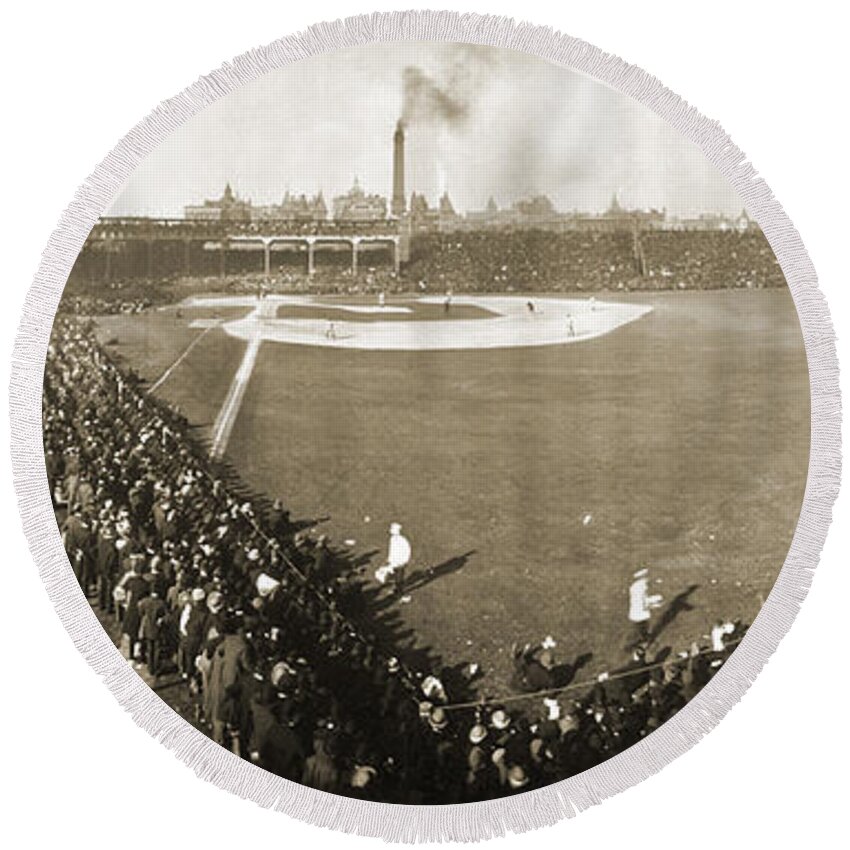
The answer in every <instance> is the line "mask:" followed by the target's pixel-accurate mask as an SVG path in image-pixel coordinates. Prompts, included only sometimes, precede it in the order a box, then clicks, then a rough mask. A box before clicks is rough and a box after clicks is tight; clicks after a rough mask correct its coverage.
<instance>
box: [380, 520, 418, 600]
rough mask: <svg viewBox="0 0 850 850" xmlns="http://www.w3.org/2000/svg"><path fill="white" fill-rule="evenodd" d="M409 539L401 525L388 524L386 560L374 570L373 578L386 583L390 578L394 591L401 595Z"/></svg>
mask: <svg viewBox="0 0 850 850" xmlns="http://www.w3.org/2000/svg"><path fill="white" fill-rule="evenodd" d="M410 556H411V550H410V541H409V540H408V539H407V538H406V537H405V536H404V535H403V534H402V533H401V526H400V525H399V524H398V523H397V522H394V523H393V524H392V525H391V526H390V545H389V550H388V552H387V562H386V564H384V565H383V566H382V567H378V569H377V570H376V571H375V578H376V579H377V580H378V581H379V582H380V583H381V584H386V581H387V579H389V578H392V580H393V584H394V585H395V590H396V593H397V594H399V595H401V593H402V590H403V588H404V578H405V569H406V567H407V565H408V564H409V563H410Z"/></svg>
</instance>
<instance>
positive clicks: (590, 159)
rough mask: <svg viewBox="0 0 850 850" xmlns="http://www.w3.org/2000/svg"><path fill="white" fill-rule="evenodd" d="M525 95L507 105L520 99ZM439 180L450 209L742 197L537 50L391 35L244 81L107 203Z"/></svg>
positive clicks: (126, 211)
mask: <svg viewBox="0 0 850 850" xmlns="http://www.w3.org/2000/svg"><path fill="white" fill-rule="evenodd" d="M518 103H519V104H521V107H520V108H518V107H517V104H518ZM401 128H403V132H404V135H405V142H406V144H405V152H404V172H405V173H404V181H403V184H402V191H404V190H405V189H406V192H407V196H406V199H407V200H408V201H409V199H410V195H411V194H412V193H413V192H416V193H417V194H418V195H423V196H424V197H426V198H427V199H428V201H429V203H431V204H436V203H438V200H439V198H441V197H443V196H444V195H445V194H446V192H448V195H449V196H450V197H451V200H452V203H453V205H454V208H455V209H456V210H457V212H458V213H459V214H464V213H466V212H470V211H481V210H484V209H485V208H486V204H487V201H488V199H489V198H490V197H493V198H494V199H495V201H496V203H497V204H498V205H499V206H500V207H502V208H508V207H511V206H512V205H513V204H515V203H517V202H520V201H523V200H525V199H529V198H534V197H537V196H541V195H545V196H546V197H548V198H550V200H551V201H552V203H553V205H554V207H555V208H556V209H558V210H560V211H564V212H568V211H578V212H587V213H602V212H604V211H605V210H607V209H608V207H609V203H610V198H611V195H612V193H616V194H617V196H618V197H619V198H620V202H621V204H622V205H623V206H624V207H625V208H628V209H635V210H650V209H657V210H660V209H664V208H666V209H667V211H668V213H669V214H670V215H672V216H675V217H695V216H698V215H699V214H701V213H717V214H721V215H726V216H735V215H738V214H739V213H740V211H741V209H742V207H743V203H742V201H741V199H740V197H739V196H738V195H737V194H736V193H735V191H734V190H733V189H732V188H731V187H730V186H729V184H728V182H727V181H726V180H725V179H724V178H723V177H722V175H721V174H720V173H719V172H718V171H717V169H715V168H714V166H712V165H711V164H710V163H709V162H708V161H707V160H706V159H705V157H704V155H703V154H702V152H701V151H700V150H699V149H698V148H697V147H696V146H695V145H693V144H691V143H690V142H687V141H686V140H684V139H683V138H682V137H681V136H680V135H679V134H678V133H677V132H676V131H674V130H673V128H672V127H670V126H669V125H667V124H666V123H665V122H663V121H662V120H661V119H660V118H658V117H657V116H655V115H654V114H653V113H651V112H649V111H648V110H647V109H646V108H645V107H643V106H642V105H640V104H638V103H637V102H636V101H633V100H632V99H631V98H628V97H627V96H625V95H622V94H620V93H619V92H616V91H614V90H612V89H609V88H607V87H606V86H604V85H602V84H600V83H596V82H594V81H592V80H590V79H588V78H585V77H584V76H582V75H581V74H578V73H576V72H574V71H571V70H567V69H564V68H561V67H559V66H557V65H554V64H551V63H548V62H545V61H543V60H540V59H537V58H535V57H530V56H527V55H524V54H519V53H515V52H513V51H507V50H500V49H495V48H484V47H479V46H475V45H464V44H421V43H420V44H388V45H381V46H380V47H379V49H375V48H374V46H373V47H372V48H370V49H369V50H368V51H367V50H364V49H362V48H354V49H350V50H346V51H340V52H339V53H335V54H327V55H323V56H318V57H313V58H311V59H308V60H305V61H303V62H299V63H297V64H296V65H293V66H291V67H288V68H283V69H280V70H278V71H276V72H273V73H271V74H268V75H266V76H265V77H263V78H261V79H259V80H256V81H254V82H253V83H250V84H247V85H245V86H244V87H243V88H242V89H240V90H239V91H237V92H234V93H232V94H230V95H228V96H227V97H225V98H222V99H221V100H219V101H216V102H215V103H214V104H212V105H210V106H209V107H207V108H206V109H205V110H203V111H202V112H201V113H199V114H198V115H196V116H194V117H193V118H191V119H189V120H188V121H187V122H186V123H185V124H184V125H182V126H181V127H179V128H178V129H177V130H175V131H174V133H173V134H172V135H171V136H170V137H169V138H168V139H167V140H166V141H165V142H164V143H163V144H161V145H160V146H159V147H158V148H156V149H155V150H154V151H152V152H151V153H150V154H149V155H148V156H147V157H146V158H145V159H144V160H143V161H142V162H141V163H140V165H139V167H138V168H137V169H136V171H135V172H134V174H133V175H132V176H131V177H130V179H129V180H128V181H127V183H126V184H125V186H124V187H123V188H122V191H121V192H120V193H119V194H118V196H117V197H116V198H115V200H114V202H113V203H112V205H111V206H110V208H109V211H108V213H107V214H108V215H128V216H129V215H149V216H162V217H179V216H182V215H183V209H184V207H185V206H201V205H203V203H204V201H205V200H207V199H210V198H218V197H219V196H220V194H221V191H222V187H223V186H224V185H226V184H229V185H230V186H231V187H232V190H233V192H234V193H235V194H236V195H237V196H239V197H241V198H244V199H250V200H251V201H252V202H253V203H254V204H255V205H257V206H271V205H275V204H278V205H279V204H281V203H282V202H283V201H282V199H283V198H285V196H286V193H287V192H288V191H292V192H293V193H294V194H300V193H302V192H303V193H306V194H307V195H308V196H310V197H315V196H317V195H321V196H322V197H323V198H327V199H330V198H336V197H341V196H343V195H345V194H346V193H347V192H348V191H349V190H350V188H351V186H352V181H353V180H354V178H355V177H356V178H358V179H359V182H360V185H361V186H363V187H364V188H365V190H366V191H367V192H369V193H374V194H375V195H376V196H380V197H383V198H386V199H387V201H388V206H392V204H393V201H395V207H396V208H398V194H399V193H398V188H399V187H398V185H397V177H398V175H397V169H396V168H395V167H394V154H395V153H396V151H397V136H396V135H395V134H397V133H398V131H399V129H401Z"/></svg>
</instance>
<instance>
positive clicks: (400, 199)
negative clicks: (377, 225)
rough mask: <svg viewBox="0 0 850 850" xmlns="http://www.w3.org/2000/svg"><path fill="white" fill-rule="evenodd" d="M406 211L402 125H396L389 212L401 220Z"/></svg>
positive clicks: (399, 123) (400, 123)
mask: <svg viewBox="0 0 850 850" xmlns="http://www.w3.org/2000/svg"><path fill="white" fill-rule="evenodd" d="M406 210H407V202H406V200H405V196H404V124H402V122H401V121H399V122H398V124H396V128H395V135H394V136H393V199H392V204H391V205H390V212H392V214H393V215H394V216H395V217H396V218H401V217H402V216H403V215H404V213H405V211H406Z"/></svg>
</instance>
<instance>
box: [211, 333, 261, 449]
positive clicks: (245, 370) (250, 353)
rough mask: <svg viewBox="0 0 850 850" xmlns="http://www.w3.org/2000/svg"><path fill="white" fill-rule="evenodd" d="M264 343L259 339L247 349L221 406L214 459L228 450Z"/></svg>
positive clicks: (214, 431) (213, 444)
mask: <svg viewBox="0 0 850 850" xmlns="http://www.w3.org/2000/svg"><path fill="white" fill-rule="evenodd" d="M262 342H263V341H262V339H260V338H259V337H258V338H256V339H252V340H250V342H249V343H248V347H247V348H246V349H245V354H244V356H243V357H242V362H241V363H240V364H239V368H238V369H237V370H236V375H235V376H234V378H233V383H232V384H231V385H230V389H229V390H228V391H227V396H226V397H225V399H224V404H223V405H222V406H221V410H220V411H219V412H218V416H217V417H216V420H215V424H214V425H213V435H212V446H211V448H210V457H212V458H215V459H219V458H221V457H222V456H223V455H224V452H225V450H226V449H227V443H228V442H229V440H230V435H231V433H232V432H233V425H234V423H235V422H236V416H237V414H238V413H239V408H240V407H242V399H243V398H244V397H245V390H246V389H248V381H249V380H250V379H251V373H252V372H253V371H254V364H255V363H256V362H257V354H258V353H259V351H260V345H262Z"/></svg>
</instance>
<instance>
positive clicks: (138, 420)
mask: <svg viewBox="0 0 850 850" xmlns="http://www.w3.org/2000/svg"><path fill="white" fill-rule="evenodd" d="M43 423H44V447H45V461H46V469H47V477H48V481H49V485H50V488H51V492H52V494H53V499H54V505H55V508H56V513H57V519H58V522H59V523H60V527H61V532H62V537H63V541H64V545H65V548H66V551H67V553H68V558H69V561H70V564H71V566H72V568H73V570H74V573H75V575H76V577H77V580H78V581H79V584H80V586H81V588H82V590H83V592H85V593H86V594H87V595H88V597H89V599H90V600H91V603H92V605H93V607H94V608H95V610H96V612H97V613H98V615H99V617H100V618H101V621H102V622H103V624H104V627H105V628H106V629H107V631H108V632H109V633H110V634H111V635H113V637H114V638H115V640H116V644H117V645H118V646H119V647H120V649H121V651H122V653H123V654H124V657H125V658H126V660H127V662H128V663H131V664H133V665H134V666H135V667H136V668H137V669H138V670H139V671H140V673H142V674H143V675H145V676H147V677H148V681H150V682H151V683H154V684H155V683H157V682H159V683H162V682H168V683H170V685H171V687H170V688H169V694H170V695H171V696H170V697H168V698H169V699H171V700H174V699H176V696H175V694H176V692H178V691H179V693H180V697H181V699H185V700H188V701H189V702H190V703H191V705H192V706H193V708H194V711H193V712H192V713H190V714H189V717H190V718H191V719H193V721H194V723H195V724H196V725H197V726H198V728H200V729H202V730H203V731H205V732H206V733H207V734H208V735H210V736H211V737H212V738H213V739H214V740H215V741H217V742H218V743H220V744H221V745H223V746H226V747H229V748H231V749H232V750H233V751H234V752H236V753H238V754H239V755H240V756H242V757H243V758H245V759H250V760H252V761H254V762H256V763H257V764H259V765H261V766H262V767H264V768H266V769H268V770H270V771H272V772H273V773H276V774H278V775H281V776H284V777H287V778H289V779H293V780H296V781H300V782H303V783H305V784H307V785H309V786H312V787H315V788H319V789H322V790H325V791H330V792H334V793H338V794H344V795H349V796H353V797H358V798H363V799H367V800H382V801H389V802H403V803H454V802H463V801H476V800H484V799H489V798H492V797H497V796H503V795H508V794H513V793H518V792H521V791H525V790H529V789H533V788H536V787H540V786H542V785H546V784H548V783H550V782H553V781H557V780H559V779H563V778H565V777H567V776H571V775H573V774H576V773H579V772H581V771H583V770H585V769H587V768H589V767H592V766H593V765H595V764H598V763H599V762H601V761H603V760H604V759H607V758H609V757H610V756H612V755H614V754H616V753H618V752H621V751H623V750H625V749H626V748H628V747H629V746H631V745H632V744H634V743H635V742H637V741H639V740H640V739H641V738H643V737H644V736H645V735H647V734H649V733H650V732H651V731H652V730H653V729H655V728H657V727H658V726H659V725H661V724H662V723H664V722H665V721H666V720H667V719H668V718H669V717H671V716H672V715H673V714H675V713H676V711H678V710H679V709H680V708H681V707H682V706H683V705H684V704H685V703H686V702H687V701H688V700H689V699H690V698H691V697H693V696H694V695H695V694H696V692H697V691H698V690H699V689H700V688H701V687H702V686H703V685H704V684H705V683H706V682H707V681H708V680H709V679H710V678H711V676H712V675H713V674H714V672H715V671H716V670H717V669H718V667H719V666H720V665H721V664H722V662H723V660H724V659H725V658H726V657H727V656H728V654H729V652H731V651H732V649H733V648H734V646H735V645H736V643H737V642H738V641H739V640H740V639H741V636H742V635H743V633H744V631H745V627H744V626H742V625H741V624H735V625H732V624H719V625H718V626H717V627H715V628H714V629H712V635H711V640H710V641H709V642H708V643H707V644H700V645H698V644H694V645H692V646H691V647H689V648H687V649H684V650H683V651H682V652H679V653H678V654H677V653H673V652H672V651H671V648H670V647H664V646H661V645H660V643H661V642H660V640H659V639H658V636H655V637H654V638H651V637H649V635H648V634H647V635H646V636H645V639H642V640H641V641H639V642H637V643H635V644H634V645H633V646H631V647H630V649H629V652H628V653H626V654H625V655H624V658H627V659H628V660H627V661H626V663H624V664H623V665H622V666H619V667H616V666H615V667H614V668H612V669H611V670H610V671H609V672H608V673H605V674H602V675H598V676H596V677H594V679H593V680H592V681H590V682H588V681H582V680H581V664H580V662H579V661H574V662H568V661H567V660H566V659H563V658H561V659H559V658H558V657H557V654H558V652H559V651H560V650H559V649H558V648H557V647H556V646H555V645H554V642H553V641H551V640H545V641H543V642H542V643H539V644H534V645H531V644H530V645H526V646H521V647H514V651H513V653H512V658H513V669H512V683H513V690H512V692H510V693H507V694H501V695H499V697H498V698H495V697H488V696H487V695H486V694H478V693H477V691H476V676H478V675H480V671H478V670H477V669H476V667H477V665H474V664H471V665H470V664H465V665H459V666H455V667H450V666H437V665H436V664H434V663H433V662H430V661H428V660H427V659H423V658H422V657H421V656H418V655H417V656H416V657H415V659H411V657H410V655H409V653H408V652H407V650H402V649H401V648H400V647H399V646H396V645H395V643H394V642H393V639H392V636H391V633H390V632H389V630H387V629H386V628H384V627H383V625H382V617H383V616H385V615H384V613H383V612H384V611H385V610H386V608H385V606H384V605H376V604H375V596H374V593H375V590H374V587H373V583H371V582H369V581H367V580H366V579H365V577H364V575H363V569H362V565H359V564H358V562H357V561H356V560H353V559H352V557H351V556H350V555H349V554H347V553H346V552H345V551H344V550H339V549H336V548H335V547H334V546H333V545H332V544H331V543H330V542H329V541H328V540H327V539H326V538H325V537H324V536H318V537H316V536H314V535H313V534H311V533H309V532H307V531H305V529H303V528H301V527H300V525H299V524H298V523H297V522H294V521H293V520H292V519H291V518H290V516H289V514H288V513H287V511H286V510H285V508H284V506H283V505H282V504H281V503H280V502H279V501H276V502H274V503H273V504H268V503H267V502H265V501H264V500H262V499H261V498H258V497H256V496H254V495H252V494H250V493H248V492H247V491H246V490H245V488H244V486H243V485H242V484H241V483H240V482H239V481H238V479H237V478H235V476H234V475H233V473H232V472H229V471H228V470H226V469H225V468H222V467H220V466H217V465H214V464H213V463H212V462H211V461H209V460H208V458H207V452H206V449H205V446H204V445H202V444H201V443H200V442H199V441H198V440H197V439H196V437H195V436H194V435H193V434H192V432H191V431H190V429H189V427H188V424H187V423H186V422H185V421H184V420H183V419H182V417H181V416H180V415H179V414H178V413H177V412H175V411H173V410H171V409H170V408H168V407H167V406H165V405H164V404H163V403H162V402H160V401H158V400H157V399H155V398H154V397H152V396H150V395H148V394H147V393H146V392H145V388H144V386H143V384H142V383H141V382H140V381H139V379H138V378H137V377H136V376H135V375H134V374H133V373H131V372H129V371H127V370H123V369H121V368H119V367H118V366H117V365H116V364H115V363H114V362H113V361H112V360H111V358H110V356H109V355H108V353H107V352H106V351H105V349H103V348H101V347H100V346H99V345H98V343H97V342H96V340H95V337H94V334H93V330H92V327H91V325H90V324H89V323H88V322H87V321H86V320H84V319H81V318H78V317H75V316H73V315H60V316H59V317H58V318H57V319H56V322H55V325H54V330H53V336H52V341H51V345H50V347H49V351H48V357H47V364H46V369H45V375H44V396H43Z"/></svg>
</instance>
